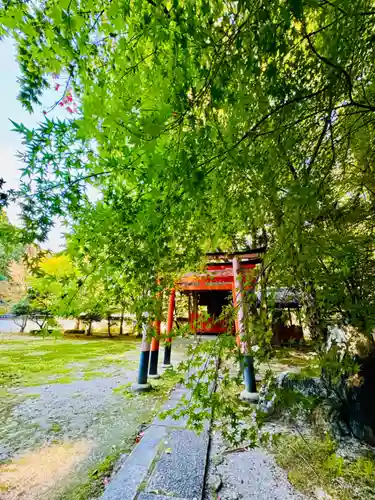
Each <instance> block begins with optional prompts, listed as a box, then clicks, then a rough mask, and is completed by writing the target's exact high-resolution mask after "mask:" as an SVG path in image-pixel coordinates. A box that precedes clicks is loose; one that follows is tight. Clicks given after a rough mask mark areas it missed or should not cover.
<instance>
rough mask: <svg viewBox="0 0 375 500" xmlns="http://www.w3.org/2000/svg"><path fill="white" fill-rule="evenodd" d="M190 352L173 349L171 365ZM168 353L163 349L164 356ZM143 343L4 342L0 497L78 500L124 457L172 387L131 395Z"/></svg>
mask: <svg viewBox="0 0 375 500" xmlns="http://www.w3.org/2000/svg"><path fill="white" fill-rule="evenodd" d="M184 353H185V348H184V346H183V345H178V342H177V343H176V344H175V345H174V349H173V350H172V358H173V359H174V361H179V360H182V359H183V357H184ZM162 354H163V352H162V350H161V352H160V356H162ZM138 357H139V341H137V340H134V339H131V338H126V337H125V338H124V339H121V340H119V339H113V340H111V339H99V340H98V339H90V340H82V339H79V340H77V339H74V338H73V339H66V338H58V339H50V338H45V339H40V338H39V339H35V338H32V337H30V336H19V335H17V336H6V335H4V334H2V335H1V337H0V391H1V392H0V498H1V499H2V500H15V499H17V500H20V499H21V500H23V499H25V500H26V499H27V500H34V499H35V500H36V499H38V500H41V499H43V500H44V499H48V500H50V499H52V500H55V499H64V500H65V499H69V500H70V499H76V498H77V499H78V498H81V497H79V495H78V496H76V495H75V493H74V491H75V490H74V489H75V486H77V485H79V484H81V483H82V482H84V481H87V478H88V473H89V472H90V471H92V470H93V469H95V467H96V465H97V464H100V463H101V462H102V461H103V460H105V459H106V457H108V456H112V455H113V456H115V455H117V454H118V453H119V452H120V453H122V454H124V453H126V452H127V451H128V450H129V449H130V448H131V447H132V446H133V445H134V441H135V438H136V435H137V433H138V432H139V430H140V427H141V425H142V424H145V423H147V422H149V421H150V419H151V418H152V416H153V415H154V414H155V413H156V412H157V410H158V408H159V406H160V404H161V402H162V401H163V400H164V398H165V397H166V391H168V389H169V386H168V382H165V383H164V382H163V379H161V381H155V382H153V384H154V385H155V390H154V391H152V392H151V393H148V394H147V395H132V394H131V393H130V392H129V385H130V384H131V383H132V382H134V381H135V379H136V376H137V365H138Z"/></svg>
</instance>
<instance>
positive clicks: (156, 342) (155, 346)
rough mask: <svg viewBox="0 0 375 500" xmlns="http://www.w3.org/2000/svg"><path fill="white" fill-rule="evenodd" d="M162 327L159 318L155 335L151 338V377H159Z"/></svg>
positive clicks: (155, 326)
mask: <svg viewBox="0 0 375 500" xmlns="http://www.w3.org/2000/svg"><path fill="white" fill-rule="evenodd" d="M160 327H161V321H160V319H157V320H156V321H155V322H154V328H155V336H154V337H152V340H151V353H150V373H149V374H150V377H151V378H159V377H160V375H158V359H159V346H160Z"/></svg>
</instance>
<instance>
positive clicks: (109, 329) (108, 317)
mask: <svg viewBox="0 0 375 500" xmlns="http://www.w3.org/2000/svg"><path fill="white" fill-rule="evenodd" d="M107 325H108V337H112V335H111V316H107Z"/></svg>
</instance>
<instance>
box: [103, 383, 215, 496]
mask: <svg viewBox="0 0 375 500" xmlns="http://www.w3.org/2000/svg"><path fill="white" fill-rule="evenodd" d="M187 392H188V391H187V389H185V388H183V387H177V388H176V389H174V391H173V392H172V394H171V397H170V399H169V401H168V402H167V403H166V404H165V406H164V408H163V409H164V410H167V409H169V408H171V407H173V406H174V405H175V404H176V403H177V402H178V400H179V399H180V398H181V397H182V395H184V394H186V393H187ZM208 443H209V425H208V423H207V424H206V426H205V429H204V431H203V432H202V433H201V434H200V435H199V436H198V435H197V434H195V433H194V432H193V431H191V430H188V429H186V421H185V420H183V419H181V420H178V421H176V420H173V419H172V418H171V417H168V418H167V419H165V420H161V419H159V418H155V420H154V421H153V423H152V424H151V425H150V427H148V429H147V430H146V432H145V433H144V435H143V438H142V440H141V441H140V443H139V444H138V445H137V446H136V447H135V448H134V450H133V451H132V453H131V454H130V455H129V456H128V458H127V459H126V461H125V462H124V464H123V465H122V467H121V469H120V470H119V471H118V472H117V474H116V475H115V477H114V478H113V479H112V481H111V482H110V483H109V485H108V487H107V488H106V490H105V493H104V495H103V496H102V500H135V499H137V500H171V498H173V499H174V500H200V499H201V498H202V495H203V488H204V478H205V470H206V462H207V450H208Z"/></svg>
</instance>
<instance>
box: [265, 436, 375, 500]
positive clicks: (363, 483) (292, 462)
mask: <svg viewBox="0 0 375 500" xmlns="http://www.w3.org/2000/svg"><path fill="white" fill-rule="evenodd" d="M274 452H275V457H276V461H277V463H278V464H279V465H280V466H281V467H283V468H284V469H286V470H287V471H288V477H289V480H290V482H291V483H292V484H293V485H294V486H295V487H296V488H298V489H299V490H301V491H303V492H305V493H307V494H314V492H316V490H317V489H319V490H321V491H324V492H326V493H327V494H328V495H330V496H331V498H333V499H335V500H367V499H368V500H372V499H375V454H370V453H366V454H364V455H363V456H359V457H357V458H356V459H351V460H349V459H344V458H343V457H341V456H339V455H338V454H337V453H336V452H337V443H336V442H335V441H334V440H333V439H331V438H330V437H329V436H328V435H327V436H326V437H325V438H324V439H322V438H320V437H319V438H318V437H315V438H314V437H310V438H302V437H299V436H295V435H294V436H282V437H281V438H280V439H279V440H278V441H277V444H276V445H275V448H274Z"/></svg>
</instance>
